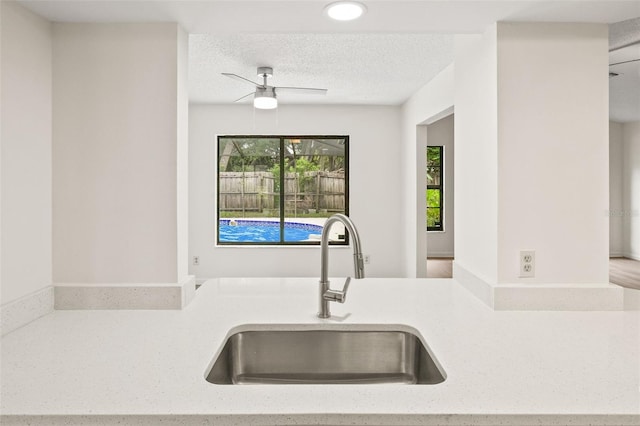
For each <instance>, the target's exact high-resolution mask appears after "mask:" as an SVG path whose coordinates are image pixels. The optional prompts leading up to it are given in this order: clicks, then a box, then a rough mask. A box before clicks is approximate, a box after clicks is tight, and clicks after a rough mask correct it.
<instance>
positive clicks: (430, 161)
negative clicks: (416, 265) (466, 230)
mask: <svg viewBox="0 0 640 426" xmlns="http://www.w3.org/2000/svg"><path fill="white" fill-rule="evenodd" d="M426 142H427V143H426V145H427V146H426V152H425V154H424V155H425V161H426V164H425V166H426V167H425V169H426V173H425V175H426V176H425V177H426V179H425V182H424V183H423V185H424V186H423V188H424V191H423V192H422V194H423V195H422V196H423V197H424V198H425V201H426V211H425V215H424V216H423V217H425V221H426V227H425V228H423V229H425V230H426V245H427V253H426V254H427V265H426V269H427V272H426V277H427V278H452V275H453V267H452V265H453V258H454V222H453V212H454V210H453V209H454V182H453V180H454V177H453V173H454V158H453V154H454V114H450V115H448V116H446V117H444V118H441V119H439V120H437V121H435V122H433V123H431V124H428V125H427V126H426Z"/></svg>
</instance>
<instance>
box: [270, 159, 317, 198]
mask: <svg viewBox="0 0 640 426" xmlns="http://www.w3.org/2000/svg"><path fill="white" fill-rule="evenodd" d="M292 163H294V164H289V165H288V166H285V170H286V171H287V173H296V174H297V175H298V188H304V186H305V185H306V184H307V183H308V182H309V181H311V180H313V178H311V177H308V176H305V174H306V172H315V171H318V170H320V167H319V166H318V165H317V164H316V163H315V162H312V161H309V160H307V159H306V158H297V159H296V160H295V161H293V162H292ZM270 171H271V173H273V177H274V179H275V186H276V188H275V189H276V192H277V191H280V164H276V165H274V166H273V167H272V168H271V170H270Z"/></svg>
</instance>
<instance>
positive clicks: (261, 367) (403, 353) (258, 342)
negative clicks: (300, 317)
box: [206, 329, 445, 385]
mask: <svg viewBox="0 0 640 426" xmlns="http://www.w3.org/2000/svg"><path fill="white" fill-rule="evenodd" d="M206 379H207V381H209V382H211V383H215V384H218V385H231V384H234V385H239V384H375V383H400V384H418V385H427V384H436V383H441V382H443V381H444V380H445V374H444V372H443V370H442V369H441V368H440V367H439V365H438V364H437V361H435V359H434V357H433V356H432V355H431V354H430V352H429V350H428V349H427V347H426V346H425V345H424V343H423V342H422V340H421V339H420V338H419V337H418V336H416V335H415V334H413V333H411V332H408V331H398V330H358V329H355V330H351V329H349V330H345V329H322V330H317V329H315V330H250V331H240V332H237V333H235V334H232V335H230V336H229V337H228V339H227V340H226V341H225V343H224V345H223V347H222V349H221V350H220V351H219V353H218V355H217V356H216V358H215V359H214V361H213V363H212V365H211V368H210V369H209V370H208V371H207V376H206Z"/></svg>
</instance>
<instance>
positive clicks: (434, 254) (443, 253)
mask: <svg viewBox="0 0 640 426" xmlns="http://www.w3.org/2000/svg"><path fill="white" fill-rule="evenodd" d="M430 257H445V258H453V252H450V251H436V252H431V251H427V259H428V258H430Z"/></svg>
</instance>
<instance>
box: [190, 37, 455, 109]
mask: <svg viewBox="0 0 640 426" xmlns="http://www.w3.org/2000/svg"><path fill="white" fill-rule="evenodd" d="M189 49H190V52H191V54H190V60H189V81H190V85H189V98H190V99H191V101H192V102H212V103H227V102H232V101H234V100H235V99H238V98H240V97H241V96H244V95H246V94H247V93H250V92H252V91H255V89H253V90H252V87H251V85H250V84H248V83H243V82H240V81H237V80H232V79H230V78H228V77H225V76H223V75H221V74H220V73H222V72H228V73H234V74H238V75H241V76H243V77H245V78H248V79H251V80H254V81H258V82H261V80H260V79H258V78H257V77H256V68H257V67H258V66H270V67H273V69H274V72H273V77H272V78H270V79H269V81H268V83H269V84H271V85H275V86H302V87H316V88H326V89H329V91H328V93H327V95H326V96H318V95H297V94H288V93H287V94H282V95H279V96H278V97H279V100H280V101H281V102H283V103H325V104H326V103H329V104H375V105H399V104H401V103H402V102H404V101H405V100H406V99H407V98H409V97H410V96H411V95H412V94H413V93H414V92H415V91H416V89H418V88H420V87H421V86H423V85H424V84H426V83H427V82H428V81H429V80H431V79H432V78H433V77H434V76H435V75H436V74H438V73H439V72H440V71H441V70H442V69H444V68H445V67H446V66H447V65H448V64H450V63H451V62H452V61H453V36H452V35H430V34H232V35H200V34H195V35H191V36H190V38H189ZM250 101H251V97H249V98H247V102H250Z"/></svg>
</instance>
